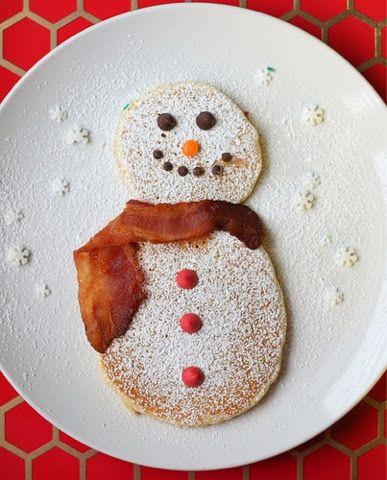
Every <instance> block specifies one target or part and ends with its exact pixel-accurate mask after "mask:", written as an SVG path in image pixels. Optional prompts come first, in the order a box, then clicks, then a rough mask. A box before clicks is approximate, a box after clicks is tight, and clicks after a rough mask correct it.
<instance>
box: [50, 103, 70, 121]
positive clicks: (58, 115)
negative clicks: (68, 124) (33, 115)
mask: <svg viewBox="0 0 387 480" xmlns="http://www.w3.org/2000/svg"><path fill="white" fill-rule="evenodd" d="M49 114H50V118H51V120H54V121H56V122H58V123H61V122H63V120H66V118H67V116H68V114H67V111H66V110H65V109H64V108H63V107H62V105H55V106H53V107H52V108H50V110H49Z"/></svg>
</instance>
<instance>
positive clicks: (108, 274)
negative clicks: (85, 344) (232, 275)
mask: <svg viewBox="0 0 387 480" xmlns="http://www.w3.org/2000/svg"><path fill="white" fill-rule="evenodd" d="M215 230H223V231H227V232H229V233H230V234H231V235H233V236H235V237H237V238H238V239H239V240H241V241H242V242H243V243H245V244H246V246H247V247H248V248H250V249H256V248H258V247H259V246H260V245H261V243H262V240H263V226H262V223H261V220H260V219H259V217H258V215H257V214H256V213H255V212H253V211H252V210H250V208H249V207H247V206H245V205H239V204H233V203H228V202H221V201H211V200H203V201H201V202H192V203H177V204H165V203H164V204H158V205H153V204H150V203H146V202H140V201H137V200H131V201H130V202H128V203H127V204H126V207H125V209H124V211H123V212H122V213H121V214H120V215H119V216H118V217H117V218H115V219H114V220H113V221H112V222H110V223H109V224H108V225H107V226H106V227H105V228H104V229H102V230H101V231H100V232H98V233H97V234H96V235H95V236H94V237H92V238H91V239H90V240H89V241H88V242H87V243H86V245H84V246H83V247H81V248H79V249H78V250H76V251H75V252H74V261H75V266H76V268H77V271H78V285H79V293H78V298H79V305H80V308H81V314H82V319H83V322H84V324H85V328H86V335H87V338H88V340H89V342H90V344H91V345H92V347H93V348H94V349H95V350H97V352H101V353H103V352H105V350H106V349H107V347H108V346H109V345H110V343H111V342H112V340H113V339H114V338H116V337H119V336H120V335H122V334H124V333H125V332H126V330H127V328H128V326H129V324H130V321H131V320H132V318H133V316H134V315H135V314H136V312H137V310H138V309H139V307H140V305H141V303H142V302H143V301H144V299H145V297H146V294H145V291H144V288H143V284H144V274H143V271H142V269H141V265H140V264H139V262H138V259H137V250H138V245H137V244H138V243H141V242H152V243H168V242H181V241H187V240H190V241H192V240H197V239H200V238H203V237H206V236H208V235H209V234H211V233H212V232H214V231H215Z"/></svg>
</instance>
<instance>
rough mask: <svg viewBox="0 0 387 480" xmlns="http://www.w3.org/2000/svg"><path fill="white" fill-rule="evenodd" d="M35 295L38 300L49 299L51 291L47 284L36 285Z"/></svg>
mask: <svg viewBox="0 0 387 480" xmlns="http://www.w3.org/2000/svg"><path fill="white" fill-rule="evenodd" d="M35 294H36V296H37V297H38V298H43V299H44V298H47V297H49V296H50V295H51V289H50V287H49V286H48V285H46V284H45V283H40V284H37V285H35Z"/></svg>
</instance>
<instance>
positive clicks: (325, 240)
mask: <svg viewBox="0 0 387 480" xmlns="http://www.w3.org/2000/svg"><path fill="white" fill-rule="evenodd" d="M331 243H332V235H325V237H322V239H321V241H320V244H321V246H322V247H328V246H329V245H330V244H331Z"/></svg>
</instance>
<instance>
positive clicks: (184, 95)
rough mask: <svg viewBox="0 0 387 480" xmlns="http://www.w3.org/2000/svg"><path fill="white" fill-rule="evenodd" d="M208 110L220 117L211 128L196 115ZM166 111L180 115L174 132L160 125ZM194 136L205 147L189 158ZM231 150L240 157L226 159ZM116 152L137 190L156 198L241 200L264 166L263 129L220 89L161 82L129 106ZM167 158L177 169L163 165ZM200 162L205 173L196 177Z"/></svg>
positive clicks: (194, 84)
mask: <svg viewBox="0 0 387 480" xmlns="http://www.w3.org/2000/svg"><path fill="white" fill-rule="evenodd" d="M203 111H209V112H211V113H212V114H213V115H214V116H215V118H216V124H215V126H214V127H213V128H211V129H210V130H201V129H200V128H199V127H198V126H197V125H196V121H195V120H196V117H197V115H198V114H199V113H200V112H203ZM161 113H170V114H172V115H173V116H174V117H175V118H176V120H177V125H176V127H175V128H173V129H172V130H171V131H164V132H163V131H162V130H160V128H159V127H158V125H157V117H158V115H160V114H161ZM161 134H163V135H164V136H162V135H161ZM189 139H195V140H196V141H198V142H199V144H200V151H199V153H198V154H197V155H195V156H194V157H189V158H187V157H185V156H184V155H183V154H182V145H183V144H184V142H185V141H186V140H189ZM155 149H158V150H161V151H162V152H163V159H162V160H155V159H154V158H153V155H152V153H153V151H154V150H155ZM226 152H227V153H230V154H231V155H232V156H233V157H234V158H233V160H232V161H230V162H223V161H222V154H223V153H226ZM115 155H116V158H117V161H118V164H119V167H120V169H121V170H122V172H123V174H124V175H125V176H126V178H127V180H128V181H129V182H131V183H132V184H133V187H134V189H135V191H136V192H137V195H138V196H139V197H140V198H142V199H145V200H150V201H153V202H172V203H174V202H179V201H185V202H188V201H197V200H204V199H210V200H228V201H231V202H240V201H242V200H243V199H244V198H246V197H247V196H248V195H249V194H250V192H251V190H252V189H253V187H254V185H255V182H256V180H257V178H258V175H259V172H260V170H261V152H260V148H259V145H258V134H257V132H256V130H255V129H254V127H253V126H252V125H251V123H250V122H249V121H248V119H247V118H246V116H245V115H244V113H243V112H242V111H241V110H240V108H239V107H237V105H236V104H235V103H234V102H233V101H232V100H230V99H229V98H228V97H226V96H225V95H224V94H222V93H221V92H219V91H217V90H216V89H215V88H213V87H210V86H208V85H204V84H199V83H191V82H184V83H178V84H171V85H165V86H161V87H158V88H156V89H155V90H153V91H151V92H149V93H148V94H147V95H146V96H145V97H143V98H142V99H141V100H139V102H137V103H136V102H134V103H132V104H131V105H130V107H129V108H128V109H126V110H124V112H123V113H122V116H121V120H120V122H119V126H118V128H117V132H116V138H115ZM164 161H168V162H170V163H172V166H173V168H172V170H170V171H166V170H164V169H163V162H164ZM215 164H216V165H220V166H221V167H222V169H223V173H222V175H214V174H213V173H212V167H213V166H214V165H215ZM179 166H183V167H186V168H187V169H188V175H186V176H184V177H181V176H179V174H178V167H179ZM194 167H201V168H202V169H203V171H204V174H203V175H202V176H200V177H197V176H194V175H193V168H194Z"/></svg>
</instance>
